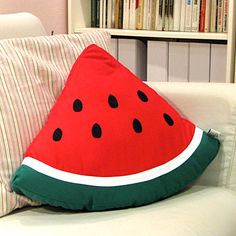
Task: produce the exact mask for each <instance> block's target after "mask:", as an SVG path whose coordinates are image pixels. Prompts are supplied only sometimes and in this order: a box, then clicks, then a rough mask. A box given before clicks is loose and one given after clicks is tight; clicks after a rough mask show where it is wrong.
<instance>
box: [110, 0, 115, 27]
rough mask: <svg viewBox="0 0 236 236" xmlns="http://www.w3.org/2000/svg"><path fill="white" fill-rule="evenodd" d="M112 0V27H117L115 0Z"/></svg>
mask: <svg viewBox="0 0 236 236" xmlns="http://www.w3.org/2000/svg"><path fill="white" fill-rule="evenodd" d="M110 1H112V9H111V28H112V29H114V28H115V5H116V4H115V0H110Z"/></svg>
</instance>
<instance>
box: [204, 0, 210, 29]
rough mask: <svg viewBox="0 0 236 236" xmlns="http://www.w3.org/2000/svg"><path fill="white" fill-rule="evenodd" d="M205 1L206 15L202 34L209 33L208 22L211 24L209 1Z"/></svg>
mask: <svg viewBox="0 0 236 236" xmlns="http://www.w3.org/2000/svg"><path fill="white" fill-rule="evenodd" d="M205 1H206V11H205V12H206V13H205V27H204V32H209V31H210V22H211V0H205Z"/></svg>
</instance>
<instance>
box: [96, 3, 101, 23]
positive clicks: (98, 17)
mask: <svg viewBox="0 0 236 236" xmlns="http://www.w3.org/2000/svg"><path fill="white" fill-rule="evenodd" d="M95 27H97V28H99V27H100V0H96V22H95Z"/></svg>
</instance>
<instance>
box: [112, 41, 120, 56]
mask: <svg viewBox="0 0 236 236" xmlns="http://www.w3.org/2000/svg"><path fill="white" fill-rule="evenodd" d="M111 54H112V56H113V57H114V58H116V59H118V39H115V38H111Z"/></svg>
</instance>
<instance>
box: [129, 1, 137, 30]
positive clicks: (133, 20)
mask: <svg viewBox="0 0 236 236" xmlns="http://www.w3.org/2000/svg"><path fill="white" fill-rule="evenodd" d="M135 9H136V0H130V8H129V29H135V28H136V12H135Z"/></svg>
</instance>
